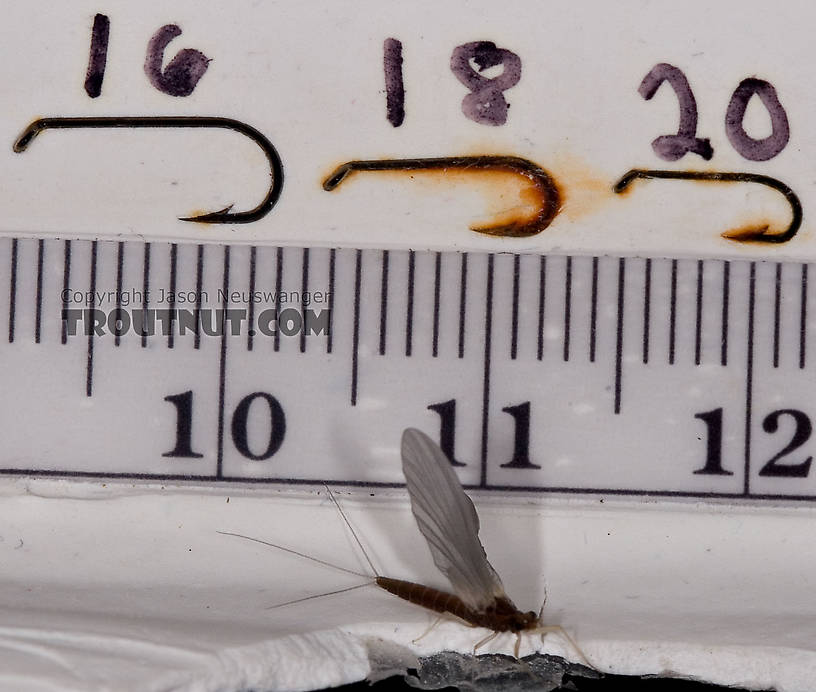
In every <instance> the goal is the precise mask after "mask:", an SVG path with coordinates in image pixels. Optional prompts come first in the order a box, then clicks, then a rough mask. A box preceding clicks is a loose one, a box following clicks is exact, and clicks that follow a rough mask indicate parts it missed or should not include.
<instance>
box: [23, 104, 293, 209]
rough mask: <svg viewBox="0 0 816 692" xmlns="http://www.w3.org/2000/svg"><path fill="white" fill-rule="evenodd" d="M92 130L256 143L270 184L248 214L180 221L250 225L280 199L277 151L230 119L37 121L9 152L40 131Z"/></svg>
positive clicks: (244, 125)
mask: <svg viewBox="0 0 816 692" xmlns="http://www.w3.org/2000/svg"><path fill="white" fill-rule="evenodd" d="M89 128H91V129H95V128H125V129H136V128H140V129H141V128H149V129H165V128H202V129H208V128H222V129H227V130H233V131H234V132H238V133H239V134H242V135H244V136H245V137H248V138H249V139H251V140H252V141H253V142H255V144H257V145H258V146H259V147H260V148H261V150H262V151H263V152H264V154H265V155H266V159H267V161H268V162H269V168H270V177H271V182H270V186H269V190H268V192H267V193H266V195H265V196H264V198H263V199H262V200H261V202H260V203H259V204H258V205H256V206H255V207H254V208H252V209H250V210H248V211H236V212H233V211H232V205H231V204H230V205H229V206H227V207H225V208H224V209H220V210H218V211H212V212H205V213H203V214H198V215H196V216H187V217H181V218H180V220H181V221H197V222H198V223H252V222H253V221H257V220H258V219H261V218H263V217H264V216H266V215H267V214H268V213H269V212H270V211H271V210H272V208H273V207H274V206H275V203H276V202H277V201H278V198H279V197H280V194H281V190H282V189H283V164H282V163H281V160H280V156H279V155H278V152H277V150H276V149H275V147H274V146H273V145H272V142H270V141H269V140H268V139H267V138H266V136H265V135H263V134H262V133H261V132H259V131H258V130H256V129H255V128H254V127H252V126H251V125H248V124H247V123H244V122H241V121H240V120H233V119H232V118H221V117H203V116H137V117H132V116H127V117H76V118H63V117H55V118H39V119H37V120H35V121H34V122H32V123H31V124H30V125H29V126H28V127H26V129H25V130H23V132H22V133H21V134H20V136H19V137H18V138H17V140H16V141H15V142H14V145H13V149H14V151H15V152H16V153H18V154H21V153H23V152H24V151H26V149H27V148H28V146H29V145H30V144H31V142H32V141H33V140H34V138H35V137H37V136H38V135H39V134H40V133H41V132H44V131H45V130H68V129H73V130H77V129H89Z"/></svg>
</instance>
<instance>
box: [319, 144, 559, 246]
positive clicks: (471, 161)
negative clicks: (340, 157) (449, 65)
mask: <svg viewBox="0 0 816 692" xmlns="http://www.w3.org/2000/svg"><path fill="white" fill-rule="evenodd" d="M449 168H460V169H463V170H471V171H477V172H478V171H499V172H506V173H513V174H515V175H519V176H523V177H524V178H526V179H527V180H528V181H530V182H531V183H532V184H533V186H534V187H535V189H536V190H537V192H538V195H539V198H540V200H541V208H540V210H539V211H538V213H537V214H536V215H535V216H534V217H533V218H531V219H529V220H524V221H512V222H510V223H499V224H492V225H488V226H471V230H473V231H477V232H478V233H484V234H486V235H492V236H502V237H510V238H527V237H529V236H533V235H536V234H537V233H541V231H543V230H544V229H545V228H547V226H549V225H550V223H552V220H553V219H554V218H555V217H556V215H557V214H558V212H559V211H560V210H561V195H560V194H559V192H558V187H557V186H556V184H555V181H554V180H553V178H552V176H551V175H550V174H549V173H548V172H547V171H545V170H544V169H543V168H541V167H540V166H538V165H537V164H535V163H533V162H532V161H528V160H527V159H523V158H520V157H518V156H446V157H442V158H431V159H383V160H379V161H349V162H348V163H344V164H342V165H341V166H338V167H337V168H336V169H335V170H334V172H332V174H331V175H330V176H329V177H328V178H326V180H325V181H324V182H323V189H324V190H326V191H331V190H334V189H335V188H337V186H338V185H340V183H342V182H343V181H344V180H345V179H346V178H347V177H348V176H349V175H351V174H352V173H354V172H356V171H429V170H443V171H444V170H447V169H449Z"/></svg>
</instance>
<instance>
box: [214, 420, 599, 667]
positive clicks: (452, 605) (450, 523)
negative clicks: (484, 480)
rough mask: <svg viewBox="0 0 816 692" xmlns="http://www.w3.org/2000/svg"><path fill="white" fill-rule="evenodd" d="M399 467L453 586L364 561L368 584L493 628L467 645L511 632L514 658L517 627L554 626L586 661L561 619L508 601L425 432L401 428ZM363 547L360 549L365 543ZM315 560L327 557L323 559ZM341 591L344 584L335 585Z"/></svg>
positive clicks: (466, 501)
mask: <svg viewBox="0 0 816 692" xmlns="http://www.w3.org/2000/svg"><path fill="white" fill-rule="evenodd" d="M402 470H403V473H404V475H405V485H406V488H407V489H408V495H409V497H410V498H411V510H412V511H413V514H414V518H415V519H416V522H417V525H418V526H419V530H420V532H421V533H422V535H423V536H424V537H425V540H426V541H427V542H428V547H429V548H430V550H431V556H432V557H433V561H434V564H435V565H436V566H437V568H438V569H439V571H440V572H442V574H444V575H445V576H446V577H447V578H448V581H450V583H451V586H452V587H453V591H454V593H447V592H445V591H440V590H439V589H435V588H433V587H430V586H425V585H424V584H416V583H414V582H409V581H404V580H402V579H392V578H391V577H383V576H380V575H379V574H378V573H377V571H376V570H375V569H374V566H373V564H371V561H370V560H369V565H370V566H371V568H372V570H374V572H375V575H376V577H375V579H374V581H373V582H369V583H373V584H376V585H377V586H379V587H380V588H382V589H385V590H386V591H388V592H389V593H391V594H393V595H395V596H398V597H399V598H402V599H404V600H406V601H409V602H410V603H414V604H416V605H419V606H422V607H423V608H427V609H428V610H432V611H434V612H437V613H440V614H443V615H444V614H450V615H453V616H455V617H457V618H459V619H460V620H463V621H464V622H466V623H467V624H469V625H472V626H474V627H484V628H487V629H490V630H493V633H492V634H490V635H488V636H487V637H485V638H484V639H482V640H481V641H480V642H479V643H477V644H476V646H475V647H474V651H476V650H477V649H478V648H480V647H481V646H483V645H484V644H486V643H487V642H489V641H490V640H492V639H494V638H495V637H497V636H498V635H499V634H501V633H503V632H511V633H513V634H515V635H516V643H515V647H514V653H515V656H516V658H518V655H519V647H520V645H521V635H522V633H524V632H529V633H531V634H535V633H539V634H542V635H543V634H545V633H547V632H559V633H561V634H562V635H563V636H564V637H565V638H566V639H567V641H569V642H570V644H571V645H572V646H573V648H574V649H575V650H576V652H578V653H579V654H580V656H581V658H583V659H584V660H585V661H586V656H584V655H583V652H581V649H580V648H579V647H578V645H577V644H575V642H573V641H572V638H571V637H569V635H567V633H566V632H565V631H564V629H563V628H562V627H561V626H560V625H544V624H543V623H542V621H541V613H540V612H539V613H535V612H533V611H528V612H523V611H521V610H519V609H518V608H517V607H516V606H515V604H514V603H513V601H511V600H510V598H509V596H508V595H507V593H506V592H505V590H504V586H503V585H502V582H501V579H500V578H499V575H498V574H497V573H496V570H494V569H493V567H492V565H491V564H490V562H489V561H488V559H487V554H486V553H485V549H484V546H482V543H481V541H480V540H479V516H478V515H477V514H476V508H475V507H474V505H473V502H472V500H471V499H470V498H469V497H468V496H467V494H466V493H465V491H464V489H463V488H462V485H461V483H460V482H459V479H458V478H457V476H456V473H455V472H454V470H453V468H452V466H451V464H450V461H449V459H448V457H447V456H446V455H445V453H444V452H443V451H442V449H441V448H440V447H439V446H438V445H437V444H436V443H435V442H434V441H433V440H431V438H430V437H428V436H427V435H426V434H425V433H423V432H421V431H419V430H416V429H414V428H408V429H407V430H405V432H404V433H403V435H402ZM331 497H332V500H334V502H335V504H336V505H337V508H338V510H339V511H340V513H341V515H342V516H343V518H344V520H345V521H346V523H347V525H348V526H349V529H350V530H351V532H352V535H353V536H354V538H355V540H356V541H357V543H358V545H359V546H360V548H361V549H362V544H361V543H360V541H359V539H358V538H357V535H356V534H355V533H354V529H352V528H351V524H349V523H348V519H347V518H346V516H345V513H344V512H343V510H342V508H341V507H340V505H339V504H337V501H336V500H335V499H334V496H331ZM230 535H238V534H230ZM241 537H242V538H248V537H247V536H241ZM250 540H257V539H250ZM258 542H260V543H266V544H267V545H272V546H273V547H275V548H280V549H283V550H285V551H287V552H290V553H294V554H296V555H299V556H301V557H306V558H308V559H313V560H314V559H315V558H312V557H310V556H308V555H304V554H303V553H299V552H297V551H294V550H291V549H289V548H284V547H283V546H278V545H274V544H270V543H267V542H266V541H258ZM363 553H364V554H365V550H363ZM367 557H368V556H366V558H367ZM316 561H317V562H321V563H322V564H327V563H325V562H324V561H322V560H316ZM332 566H334V565H332ZM344 571H348V570H344ZM361 586H365V585H361ZM351 588H359V587H351ZM347 590H349V589H343V590H342V591H347ZM332 593H339V592H332ZM323 595H330V594H323ZM310 598H311V597H310ZM298 600H299V601H300V600H305V599H298ZM293 602H296V601H292V603H293ZM542 609H543V606H542Z"/></svg>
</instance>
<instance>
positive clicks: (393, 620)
mask: <svg viewBox="0 0 816 692" xmlns="http://www.w3.org/2000/svg"><path fill="white" fill-rule="evenodd" d="M338 492H339V498H340V500H341V502H342V503H343V507H344V509H345V510H346V512H347V513H348V515H349V518H350V520H351V522H352V524H353V526H354V528H355V530H356V531H357V532H358V534H359V535H360V536H361V539H362V541H363V542H364V544H365V546H366V549H367V551H368V552H369V554H370V555H371V557H372V559H373V561H374V563H375V565H376V566H377V567H378V569H379V571H380V572H381V573H382V574H385V575H387V576H393V577H397V578H404V579H409V580H414V581H419V582H423V583H427V584H429V585H432V586H437V587H441V588H445V587H446V584H445V582H444V579H443V577H442V576H441V575H440V574H439V573H438V572H437V571H436V570H435V568H434V566H433V564H432V562H431V559H430V556H429V554H428V550H427V547H426V546H425V545H424V543H423V539H422V537H421V536H420V535H419V532H418V530H417V528H416V526H415V524H414V522H413V518H412V517H411V514H410V511H409V509H408V503H407V497H406V496H405V494H404V492H403V491H397V490H394V491H378V492H377V493H376V496H374V497H372V496H371V494H370V493H369V492H368V491H366V492H361V491H358V492H355V493H352V494H346V493H345V492H342V491H338ZM3 494H4V495H5V496H4V497H3V498H2V502H0V527H2V529H0V564H2V565H3V569H2V574H1V575H0V622H2V626H0V688H2V689H15V690H74V689H75V690H113V689H137V688H138V689H148V690H241V689H247V688H254V689H276V690H297V689H303V690H305V689H315V688H322V687H325V686H329V685H339V684H343V683H347V682H352V681H355V680H360V679H363V678H365V677H366V675H367V674H368V673H369V670H370V664H369V658H370V655H371V652H372V651H374V652H376V650H377V647H378V646H383V647H387V646H388V645H391V644H396V645H399V646H402V647H405V648H406V649H407V650H410V651H412V652H413V653H414V654H416V655H420V656H421V655H427V654H430V653H434V652H436V651H440V650H443V649H448V650H456V651H460V652H463V653H468V652H470V651H472V649H473V646H474V644H475V643H476V642H477V641H479V640H480V639H481V638H482V637H483V636H484V634H485V631H483V630H478V629H471V628H467V627H464V626H462V625H461V624H458V623H456V622H443V623H441V624H440V625H438V626H437V627H435V628H434V629H432V631H431V632H430V633H429V634H427V635H426V636H425V637H423V638H422V639H421V640H419V641H417V642H414V640H415V639H416V638H417V637H419V636H420V635H421V634H422V633H423V632H424V631H425V630H426V629H427V628H428V626H429V625H430V624H431V623H432V621H433V619H434V616H433V615H432V614H430V613H428V612H427V611H425V610H423V609H421V608H418V607H416V606H412V605H411V604H408V603H405V602H403V601H400V600H399V599H397V598H395V597H393V596H390V595H389V594H387V593H385V592H383V591H381V590H379V589H378V588H376V587H375V586H369V587H365V588H361V589H357V590H354V591H351V592H348V593H344V594H338V595H335V596H326V597H323V598H317V599H312V600H309V601H306V602H302V603H298V604H293V605H289V606H284V607H280V608H271V609H270V608H269V606H273V605H276V604H279V603H282V602H284V601H288V600H292V599H297V598H301V597H304V596H308V595H312V594H317V593H322V592H327V591H332V590H336V589H342V588H345V587H348V586H353V585H355V584H359V583H363V582H364V581H365V578H362V577H356V576H352V575H348V574H344V573H343V572H340V571H336V570H332V569H330V568H327V567H323V566H321V565H318V564H315V563H312V562H309V561H308V560H304V559H301V558H298V557H296V556H292V555H289V554H286V553H283V552H281V551H277V550H274V549H272V548H269V547H265V546H262V545H258V544H256V543H251V542H247V541H242V540H240V539H237V538H233V537H230V536H223V535H219V534H218V533H216V532H217V531H218V530H225V531H235V532H239V533H244V534H247V535H249V536H253V537H256V538H260V539H265V540H270V541H274V542H277V543H281V544H284V545H287V546H290V547H293V548H296V549H298V550H302V551H303V552H306V553H308V554H310V555H314V556H315V557H319V558H321V559H325V560H329V561H332V562H336V563H338V564H340V565H342V566H344V567H346V568H348V569H351V570H355V571H364V570H366V569H367V568H366V565H365V562H364V559H363V558H362V556H361V555H360V553H359V550H357V549H356V548H355V546H354V544H353V539H352V538H351V536H350V533H349V531H348V529H347V528H346V527H345V526H344V524H343V523H342V521H341V519H340V518H339V516H338V513H337V510H336V509H335V508H334V507H333V505H331V503H330V502H329V501H328V500H327V498H326V497H325V492H324V491H321V492H320V494H319V495H318V494H317V491H316V490H309V489H306V488H299V489H296V490H286V491H275V490H270V489H258V488H247V489H241V488H230V489H229V494H227V493H225V492H224V491H213V490H207V489H202V488H199V489H189V488H188V489H180V488H172V487H160V486H133V485H131V484H121V485H120V484H110V483H108V484H104V485H103V484H100V483H90V482H88V483H77V482H69V481H62V480H60V481H54V480H48V481H27V482H23V481H11V480H7V481H6V482H5V484H4V486H3ZM474 498H475V500H476V504H477V507H478V509H479V513H480V516H481V519H482V534H481V535H482V537H483V541H484V543H485V546H486V548H487V551H488V555H489V556H490V559H491V561H492V563H493V565H494V566H495V567H496V569H497V570H498V571H499V573H500V574H501V575H502V578H503V580H504V583H505V587H506V588H507V591H508V593H509V594H510V595H511V597H512V598H513V599H514V600H515V602H516V604H517V605H518V606H519V607H520V608H522V609H525V610H526V609H535V610H537V609H538V607H539V605H540V602H541V601H542V600H543V598H544V591H545V586H546V592H547V603H546V608H545V610H544V615H545V621H546V622H547V623H548V624H560V625H562V626H563V627H564V628H565V629H566V630H567V631H568V632H569V633H570V635H571V636H572V637H573V638H574V639H575V640H576V641H577V642H578V643H579V646H580V647H581V649H582V650H583V651H584V653H585V654H586V655H587V657H588V658H589V659H590V660H591V662H592V663H593V664H595V665H596V666H597V667H598V668H599V669H600V670H603V671H609V672H614V673H622V674H633V675H642V674H665V675H678V676H684V677H692V678H697V679H701V680H708V681H712V682H717V683H721V684H731V685H743V686H746V687H749V688H756V689H760V688H769V687H775V688H776V689H779V690H807V689H809V688H810V681H811V671H812V670H814V667H816V651H814V642H816V604H814V600H813V598H812V593H813V589H814V586H815V584H814V574H816V551H814V550H813V549H812V525H813V520H814V512H813V510H811V509H809V508H806V507H800V506H775V507H767V506H763V507H752V506H747V505H740V506H731V505H727V504H722V505H711V504H708V505H703V504H697V503H688V502H661V503H645V504H644V503H634V502H629V501H625V500H611V499H609V498H604V501H603V502H601V501H600V500H601V498H595V499H582V500H576V499H569V498H546V499H540V498H534V497H530V496H521V495H514V496H511V497H509V498H497V497H496V496H495V494H490V495H489V496H488V495H486V494H481V495H480V494H478V493H475V494H474ZM513 643H514V638H513V637H512V636H511V635H503V636H500V637H498V638H497V639H496V640H494V641H493V642H491V643H490V644H489V645H487V646H485V647H484V648H483V649H482V650H480V653H487V652H503V653H511V652H512V648H513ZM536 650H541V651H547V652H551V653H555V654H559V655H564V656H567V657H569V658H571V659H572V660H578V656H577V654H576V653H575V652H574V651H573V650H571V649H570V647H569V644H568V643H567V642H566V641H565V640H564V639H563V638H561V637H559V635H558V634H557V633H554V634H550V635H548V636H547V637H546V639H545V640H544V642H543V643H542V642H541V640H540V637H539V636H536V635H525V636H524V638H523V641H522V649H521V653H522V655H525V654H527V653H531V652H533V651H536Z"/></svg>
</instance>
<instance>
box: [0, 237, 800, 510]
mask: <svg viewBox="0 0 816 692" xmlns="http://www.w3.org/2000/svg"><path fill="white" fill-rule="evenodd" d="M2 252H3V256H2V260H0V272H2V274H0V281H2V284H0V285H5V286H7V287H8V296H7V299H6V300H3V301H2V305H0V320H2V322H3V323H5V324H6V325H7V327H8V330H7V332H8V338H7V339H3V343H2V345H0V349H2V358H0V368H2V378H3V383H4V387H3V389H4V394H3V400H2V402H3V403H2V407H3V417H4V419H5V420H7V421H13V422H14V423H13V425H9V426H7V428H6V433H5V440H4V445H3V451H2V459H0V463H1V464H2V473H4V474H25V475H55V476H66V477H83V476H89V477H98V478H125V479H153V480H179V481H188V480H189V481H206V482H232V483H288V484H293V483H294V484H296V483H313V482H315V481H319V480H329V481H330V482H331V483H332V484H335V485H342V484H350V485H362V486H372V487H377V486H391V485H398V484H399V483H400V481H401V476H400V470H399V469H400V466H399V460H398V442H399V435H400V431H401V430H402V429H403V428H405V427H407V426H417V427H420V428H422V429H424V430H426V431H427V432H428V433H429V434H431V435H433V436H434V438H435V439H437V440H439V441H440V443H441V444H442V446H443V448H444V449H445V450H446V452H448V454H449V455H450V456H451V457H452V459H453V463H454V464H455V465H456V467H457V470H458V472H459V474H460V477H461V478H462V480H463V482H465V483H466V484H467V485H469V486H471V487H480V488H489V489H500V490H504V491H508V490H523V491H535V492H558V493H578V494H626V495H656V496H667V495H668V496H686V497H696V498H761V499H774V498H779V499H796V500H810V499H812V498H814V497H816V488H814V483H813V481H812V480H811V478H810V467H811V454H812V440H811V439H810V437H811V432H812V424H811V418H810V416H811V414H812V411H811V408H812V407H811V397H810V388H811V384H810V375H809V373H810V372H811V371H812V367H813V362H812V361H813V359H812V355H811V354H809V353H808V348H809V345H810V344H811V343H812V342H813V338H814V337H813V333H812V332H813V326H812V321H811V320H810V317H809V313H808V306H809V304H810V305H812V304H813V300H814V298H813V296H811V295H810V294H811V292H812V290H813V289H812V284H809V283H808V265H807V264H796V263H778V262H757V261H725V260H715V259H706V260H703V259H671V258H666V259H663V258H637V257H609V256H602V257H592V256H569V255H566V256H564V255H552V254H548V255H541V254H523V255H522V254H497V253H493V254H490V253H459V252H413V251H396V250H391V251H389V250H374V249H353V248H352V249H329V248H318V247H304V248H296V247H254V246H229V245H193V244H173V243H155V242H154V243H140V242H103V241H76V240H74V241H70V240H36V239H13V238H12V239H4V240H2ZM117 320H118V321H117ZM128 322H129V323H130V324H129V325H128V324H127V323H128ZM116 326H118V327H119V329H118V330H117V329H114V327H116Z"/></svg>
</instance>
